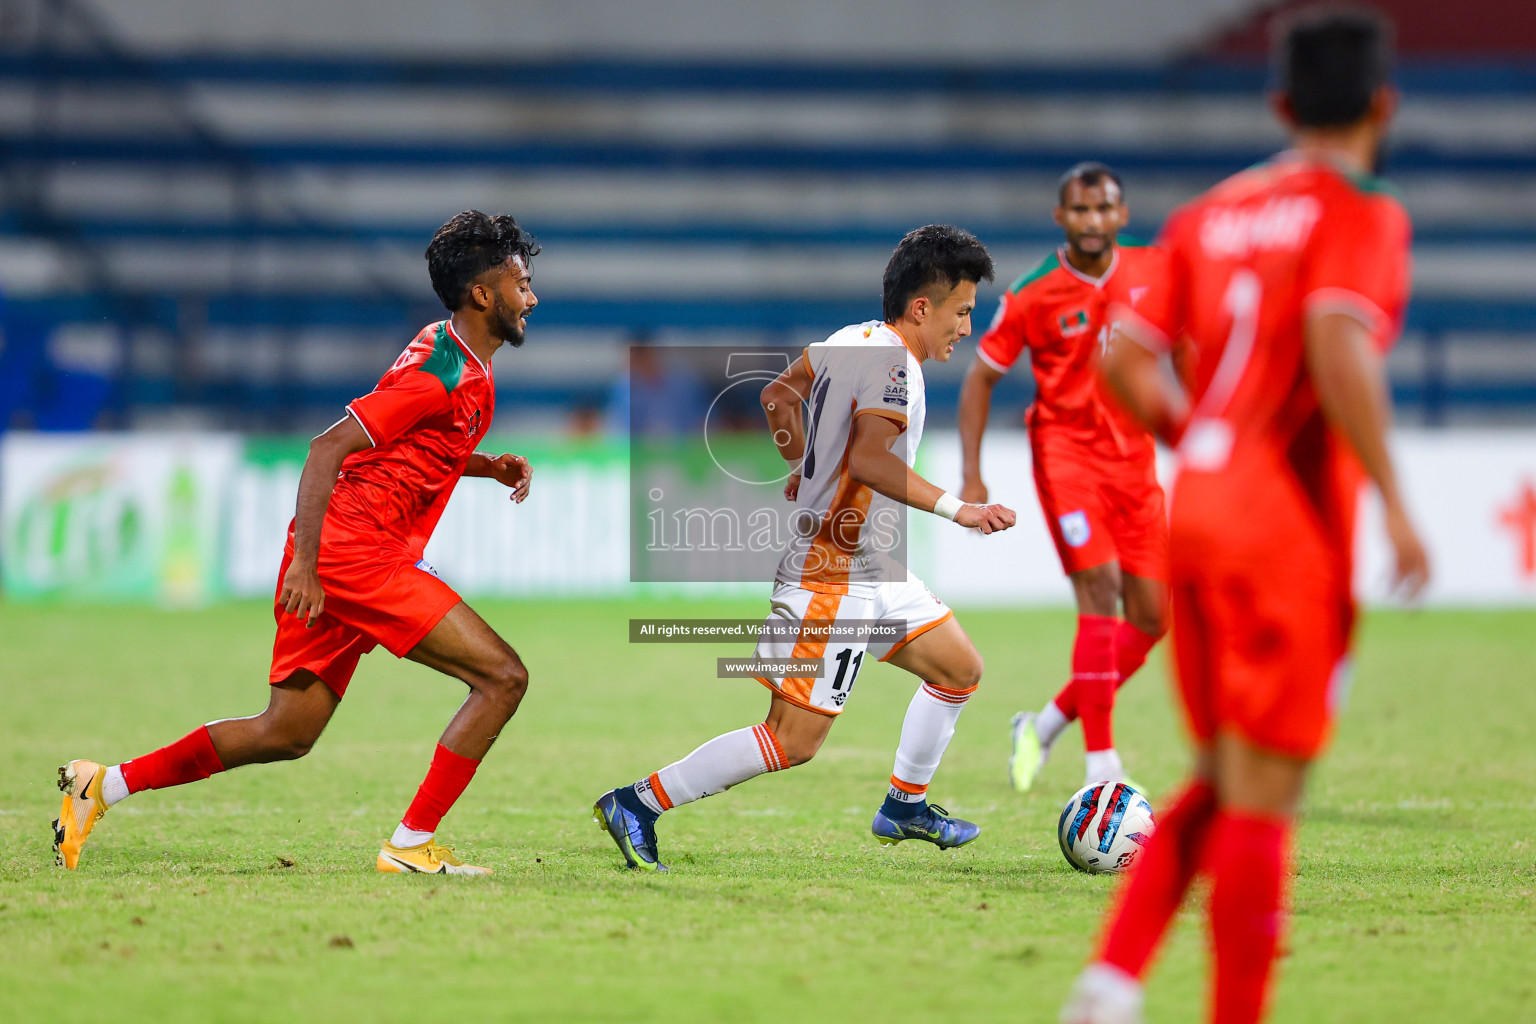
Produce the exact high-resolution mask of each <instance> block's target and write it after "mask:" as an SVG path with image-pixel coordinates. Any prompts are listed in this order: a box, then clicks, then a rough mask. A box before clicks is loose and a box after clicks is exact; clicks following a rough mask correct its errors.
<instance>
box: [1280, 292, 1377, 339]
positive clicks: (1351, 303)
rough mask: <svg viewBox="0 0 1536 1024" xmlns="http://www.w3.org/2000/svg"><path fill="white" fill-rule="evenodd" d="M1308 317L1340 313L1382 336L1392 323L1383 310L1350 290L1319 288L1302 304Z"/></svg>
mask: <svg viewBox="0 0 1536 1024" xmlns="http://www.w3.org/2000/svg"><path fill="white" fill-rule="evenodd" d="M1302 308H1303V309H1305V310H1306V312H1307V315H1308V316H1325V315H1327V314H1329V313H1340V314H1343V315H1344V316H1347V317H1350V318H1351V319H1354V320H1358V321H1360V323H1361V324H1362V325H1363V326H1364V327H1365V329H1366V330H1368V331H1370V332H1371V333H1372V334H1376V335H1380V334H1383V333H1385V332H1386V329H1387V325H1388V324H1389V323H1390V322H1391V320H1390V318H1389V317H1388V316H1387V314H1386V313H1385V312H1384V311H1383V310H1382V308H1381V307H1380V306H1378V305H1376V303H1374V302H1372V301H1371V300H1370V299H1368V298H1366V297H1365V296H1364V295H1361V294H1360V293H1359V292H1356V291H1350V290H1349V289H1348V288H1319V289H1317V290H1316V291H1314V292H1313V293H1312V294H1311V295H1308V296H1307V297H1306V299H1305V300H1304V301H1303V302H1302Z"/></svg>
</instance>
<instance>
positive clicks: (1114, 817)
mask: <svg viewBox="0 0 1536 1024" xmlns="http://www.w3.org/2000/svg"><path fill="white" fill-rule="evenodd" d="M1153 827H1154V826H1153V822H1152V805H1151V804H1150V803H1148V802H1147V798H1146V797H1144V796H1142V795H1141V792H1140V790H1137V789H1135V788H1134V787H1132V786H1130V785H1127V784H1126V783H1124V782H1097V783H1094V784H1093V785H1091V786H1084V787H1083V788H1082V789H1080V790H1078V791H1077V792H1076V793H1074V794H1073V795H1072V799H1071V800H1068V801H1067V806H1066V807H1065V808H1064V809H1063V810H1062V812H1061V820H1060V821H1059V822H1057V823H1056V839H1057V841H1058V842H1060V843H1061V855H1062V856H1063V857H1065V858H1067V863H1068V864H1071V865H1072V866H1073V867H1074V868H1077V870H1079V871H1086V872H1088V873H1089V874H1092V875H1114V874H1119V873H1120V872H1121V871H1124V870H1125V869H1126V868H1128V867H1130V866H1131V863H1132V862H1133V861H1134V860H1135V859H1136V855H1137V854H1138V853H1140V852H1141V848H1142V847H1143V846H1146V845H1147V840H1148V839H1151V838H1152V829H1153Z"/></svg>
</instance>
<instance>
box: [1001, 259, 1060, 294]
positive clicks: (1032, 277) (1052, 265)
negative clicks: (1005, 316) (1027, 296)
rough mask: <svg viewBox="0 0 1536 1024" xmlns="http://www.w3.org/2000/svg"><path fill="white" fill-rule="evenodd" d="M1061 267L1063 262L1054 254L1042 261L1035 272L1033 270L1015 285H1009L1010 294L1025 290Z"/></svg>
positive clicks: (1014, 283)
mask: <svg viewBox="0 0 1536 1024" xmlns="http://www.w3.org/2000/svg"><path fill="white" fill-rule="evenodd" d="M1060 266H1061V260H1060V259H1059V258H1058V257H1057V255H1056V254H1055V253H1054V252H1053V253H1051V254H1050V255H1049V256H1047V257H1046V258H1045V259H1043V260H1041V261H1040V265H1039V266H1038V267H1036V268H1035V269H1034V270H1031V271H1030V272H1029V273H1027V274H1025V275H1024V276H1023V277H1021V278H1019V279H1018V280H1017V281H1015V282H1013V284H1011V285H1009V286H1008V290H1009V291H1010V292H1016V291H1018V290H1019V289H1020V288H1023V287H1024V286H1025V285H1027V284H1029V283H1030V282H1031V281H1038V280H1039V279H1040V278H1042V277H1044V276H1045V275H1046V274H1049V273H1050V272H1051V271H1053V270H1056V269H1057V268H1059V267H1060Z"/></svg>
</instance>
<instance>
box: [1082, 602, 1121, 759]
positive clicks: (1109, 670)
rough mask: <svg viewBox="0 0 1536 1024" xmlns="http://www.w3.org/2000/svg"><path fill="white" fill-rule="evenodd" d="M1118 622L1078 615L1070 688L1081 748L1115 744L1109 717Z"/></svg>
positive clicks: (1086, 748) (1108, 618)
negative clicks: (1079, 726)
mask: <svg viewBox="0 0 1536 1024" xmlns="http://www.w3.org/2000/svg"><path fill="white" fill-rule="evenodd" d="M1119 628H1120V620H1119V619H1116V618H1111V617H1110V616H1108V615H1079V616H1078V617H1077V640H1076V642H1075V643H1073V645H1072V687H1073V690H1074V692H1075V694H1076V696H1077V713H1078V714H1079V715H1080V716H1081V717H1082V719H1083V749H1085V750H1087V751H1089V752H1092V751H1096V750H1108V749H1110V748H1111V747H1113V746H1114V745H1115V739H1114V735H1113V731H1112V729H1111V727H1110V717H1111V715H1112V714H1113V712H1114V710H1115V682H1116V680H1117V679H1118V678H1119V677H1118V676H1117V674H1116V672H1115V633H1116V631H1118V630H1119Z"/></svg>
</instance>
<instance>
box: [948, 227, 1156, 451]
mask: <svg viewBox="0 0 1536 1024" xmlns="http://www.w3.org/2000/svg"><path fill="white" fill-rule="evenodd" d="M1165 264H1166V257H1165V256H1164V254H1163V253H1162V252H1160V251H1159V250H1157V249H1154V248H1149V247H1146V246H1132V245H1124V244H1122V245H1118V246H1116V247H1115V255H1114V260H1113V262H1111V263H1110V266H1109V270H1108V271H1106V272H1105V274H1104V276H1103V277H1099V278H1093V277H1089V276H1088V275H1086V274H1084V273H1082V272H1081V271H1079V270H1077V268H1075V267H1073V266H1072V264H1071V263H1069V262H1067V257H1066V252H1065V247H1063V248H1062V249H1059V250H1057V251H1056V252H1055V253H1053V254H1052V255H1051V256H1049V257H1048V258H1047V259H1046V260H1045V261H1044V262H1043V263H1041V264H1040V265H1039V266H1038V267H1036V268H1035V269H1034V270H1032V271H1030V272H1029V273H1028V274H1025V275H1024V276H1023V277H1021V278H1019V279H1018V280H1017V281H1015V282H1014V283H1013V285H1012V286H1010V287H1009V289H1008V291H1007V292H1006V293H1004V295H1003V298H1002V301H1001V302H1000V303H999V305H998V310H997V315H996V316H995V317H993V319H992V326H991V327H989V328H987V333H986V334H985V335H983V336H982V339H981V343H980V344H979V345H978V347H977V354H978V355H979V356H980V357H981V359H982V361H983V362H985V363H986V364H987V365H988V366H990V367H992V368H993V369H994V370H997V371H998V372H999V373H1006V372H1007V371H1008V370H1009V369H1010V368H1011V367H1012V366H1013V364H1014V363H1015V362H1016V361H1017V360H1018V358H1019V355H1020V354H1021V353H1022V352H1023V351H1024V349H1026V348H1027V349H1029V361H1030V368H1031V370H1032V371H1033V372H1034V375H1035V401H1034V404H1033V405H1031V406H1030V408H1029V412H1028V413H1027V414H1026V420H1025V421H1026V423H1027V424H1028V426H1029V429H1030V431H1031V432H1034V431H1051V432H1054V433H1060V434H1066V435H1069V436H1070V437H1071V439H1073V440H1075V441H1077V442H1079V443H1081V444H1084V445H1087V446H1090V447H1092V448H1093V449H1094V450H1095V453H1096V454H1099V455H1103V456H1112V457H1117V458H1127V457H1133V458H1146V459H1150V458H1152V457H1153V446H1152V437H1151V435H1150V434H1148V433H1147V431H1146V430H1145V429H1143V428H1142V427H1141V426H1140V424H1138V423H1136V422H1135V420H1133V419H1131V418H1130V416H1129V415H1128V414H1127V413H1126V412H1125V411H1124V410H1123V409H1122V408H1121V407H1120V406H1119V404H1118V403H1116V402H1115V401H1114V399H1112V398H1111V397H1110V396H1109V395H1108V393H1107V392H1105V391H1104V389H1103V385H1102V384H1101V383H1100V381H1099V378H1098V362H1099V356H1100V355H1101V354H1102V353H1103V350H1104V344H1105V342H1107V341H1108V340H1109V332H1108V329H1107V324H1108V320H1107V317H1106V313H1107V311H1108V308H1109V306H1110V304H1111V303H1114V302H1120V303H1124V304H1127V305H1132V306H1134V305H1136V304H1137V303H1138V302H1139V301H1140V300H1141V298H1142V296H1143V294H1144V293H1145V292H1147V290H1148V288H1149V286H1150V285H1151V283H1152V282H1153V281H1155V280H1158V279H1160V278H1161V277H1163V276H1164V274H1163V268H1164V266H1165Z"/></svg>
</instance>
